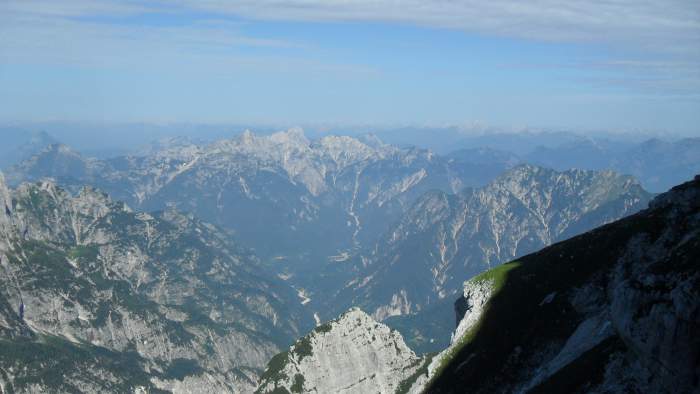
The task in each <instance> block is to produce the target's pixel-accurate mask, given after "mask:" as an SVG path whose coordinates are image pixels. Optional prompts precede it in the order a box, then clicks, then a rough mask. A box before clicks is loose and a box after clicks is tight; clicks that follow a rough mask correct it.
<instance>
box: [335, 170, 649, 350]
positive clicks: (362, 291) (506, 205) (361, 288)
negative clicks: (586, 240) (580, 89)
mask: <svg viewBox="0 0 700 394" xmlns="http://www.w3.org/2000/svg"><path fill="white" fill-rule="evenodd" d="M650 198H651V195H650V194H649V193H647V192H645V191H644V190H643V189H642V188H641V186H640V185H639V183H637V182H636V181H635V180H634V179H633V178H631V177H628V176H622V175H618V174H616V173H613V172H596V171H580V170H569V171H565V172H558V171H554V170H548V169H544V168H540V167H535V166H530V165H521V166H518V167H515V168H513V169H511V170H509V171H508V172H506V173H505V174H503V175H501V176H500V177H498V178H497V179H496V180H494V181H493V182H491V183H490V184H489V185H487V186H485V187H483V188H480V189H467V190H465V191H463V192H461V193H458V194H448V193H444V192H438V191H435V192H429V193H427V194H425V195H424V196H423V197H421V198H420V199H419V200H418V201H417V202H416V203H415V204H414V205H413V206H412V208H411V209H410V210H408V212H407V213H406V214H405V215H404V216H403V218H402V219H401V220H400V221H399V222H398V223H397V224H396V225H395V226H394V227H393V228H392V229H391V230H390V231H389V232H388V233H386V234H385V235H384V236H383V237H382V238H381V239H380V240H379V241H378V242H377V243H376V245H375V246H374V247H373V248H372V249H371V250H369V251H368V252H365V254H364V255H363V256H361V258H359V259H358V261H357V262H356V265H355V267H356V269H357V271H356V272H354V273H353V274H352V275H348V276H349V277H351V278H352V279H349V280H348V281H347V283H346V284H345V285H344V287H343V288H342V290H341V291H340V292H339V293H338V294H337V296H336V297H335V298H333V299H331V301H330V304H332V305H334V306H335V307H336V308H347V307H348V306H349V305H358V306H360V307H362V308H364V309H365V310H367V311H368V312H369V313H371V314H372V316H373V317H374V318H376V319H378V320H380V321H382V320H385V319H387V318H391V317H392V316H410V315H414V314H417V313H418V314H421V313H435V312H434V311H432V310H431V308H433V307H436V308H438V307H439V308H442V309H445V310H446V311H447V314H450V313H451V309H452V305H451V304H452V301H451V300H452V299H454V297H456V296H457V291H458V290H459V289H460V288H461V281H462V280H463V278H465V277H470V276H473V275H477V274H479V273H480V272H483V271H485V270H487V269H489V268H491V267H494V266H497V265H498V264H500V263H503V262H506V261H509V260H511V259H513V258H515V257H518V256H522V255H525V254H528V253H531V252H533V251H536V250H538V249H540V248H542V247H544V246H547V245H550V244H552V243H554V242H558V241H561V240H563V239H567V238H569V237H571V236H573V235H576V234H580V233H582V232H584V231H587V230H590V229H592V228H594V227H596V226H600V225H602V224H605V223H608V222H611V221H614V220H616V219H619V218H621V217H624V216H627V215H629V214H632V213H635V212H637V211H639V210H640V209H643V208H645V207H646V206H647V204H648V202H649V200H650ZM330 309H331V310H332V308H330ZM341 310H342V309H341ZM439 315H440V316H444V315H445V314H444V313H441V314H439ZM418 319H419V320H423V321H425V322H429V323H430V322H431V321H434V320H435V319H434V318H428V317H426V318H424V319H423V318H418ZM440 319H441V320H444V319H442V318H440ZM387 322H388V324H392V323H390V321H387ZM401 324H403V323H402V322H400V321H398V322H397V326H400V325H401ZM430 324H432V323H430ZM417 325H418V326H420V325H423V326H425V324H423V323H420V321H416V320H415V319H414V320H412V321H411V322H410V323H409V324H405V326H406V327H409V328H410V329H411V330H413V329H415V328H416V326H417ZM453 327H454V326H452V325H445V326H443V329H442V330H439V329H433V330H432V332H431V334H430V335H438V336H439V337H438V338H435V337H433V339H434V340H435V341H437V342H434V343H433V345H432V347H431V348H430V349H428V350H433V349H435V348H436V347H437V348H440V346H441V345H442V344H443V343H444V342H442V343H441V342H440V338H443V340H447V339H448V338H449V332H450V331H451V330H452V328H453ZM404 333H405V334H406V332H405V331H404ZM426 339H427V336H424V338H423V339H421V341H423V343H424V344H425V340H426ZM412 345H418V346H422V345H421V344H420V343H417V342H414V343H412ZM427 345H429V344H427Z"/></svg>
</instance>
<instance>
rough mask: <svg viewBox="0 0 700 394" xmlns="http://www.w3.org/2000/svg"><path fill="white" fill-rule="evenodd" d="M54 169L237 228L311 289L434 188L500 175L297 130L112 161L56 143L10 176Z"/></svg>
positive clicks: (371, 141)
mask: <svg viewBox="0 0 700 394" xmlns="http://www.w3.org/2000/svg"><path fill="white" fill-rule="evenodd" d="M485 160H488V159H485ZM485 160H482V162H484V161H485ZM494 160H496V161H499V160H500V158H495V159H494ZM494 165H495V166H499V165H500V164H497V163H496V164H494ZM47 176H48V177H52V178H54V179H56V180H57V181H58V182H59V183H60V184H61V185H65V186H66V187H67V188H69V189H71V190H78V189H79V188H80V187H82V186H83V185H86V184H87V185H92V186H95V187H98V188H100V189H101V190H105V191H106V192H108V193H109V194H110V195H112V196H113V197H114V198H115V199H118V200H121V201H125V202H127V203H128V204H129V205H130V206H133V207H135V208H136V209H139V210H146V211H152V210H160V209H164V208H166V207H175V208H177V209H179V210H181V211H185V212H192V213H194V214H196V215H197V216H198V217H200V218H202V219H204V220H207V221H210V222H212V223H215V224H217V225H220V226H222V227H226V228H228V229H231V230H233V231H234V232H235V233H236V236H237V239H239V240H241V242H243V243H244V244H246V245H249V246H251V247H253V248H254V249H255V250H256V252H257V253H258V254H260V255H261V257H263V258H265V259H267V260H271V261H275V262H276V263H275V264H274V266H273V267H275V269H277V270H278V272H279V273H280V275H283V276H284V277H288V278H291V279H290V280H292V281H294V280H296V279H298V280H299V281H300V282H298V283H297V285H298V286H302V287H310V286H314V284H316V283H318V281H316V280H310V281H306V282H304V281H305V279H304V278H305V277H307V276H308V275H306V274H308V273H309V272H314V271H318V270H319V267H322V266H323V265H325V264H327V263H328V262H329V261H336V260H338V259H341V260H342V259H343V256H345V255H347V254H349V253H352V251H353V250H355V249H357V248H359V247H361V246H362V245H364V244H367V243H369V242H372V241H374V240H375V239H376V238H377V237H378V236H379V235H380V234H381V233H383V232H384V231H386V230H387V229H388V227H389V225H390V224H391V223H392V222H394V221H395V220H397V219H398V218H399V217H400V216H401V215H402V214H403V213H404V212H405V210H406V209H408V207H410V206H411V205H412V204H413V202H414V201H415V200H416V199H417V198H419V197H420V196H421V195H422V194H424V193H425V192H427V191H429V190H433V189H437V190H444V191H447V192H456V191H459V190H461V189H462V188H464V187H466V186H470V185H476V184H482V183H485V182H487V181H488V180H490V177H491V176H493V174H492V173H489V174H481V173H479V172H475V171H473V170H472V168H471V167H467V166H464V165H462V164H460V163H459V162H457V161H455V160H451V159H449V158H443V157H440V156H437V155H434V154H433V153H432V152H430V151H427V150H422V149H417V148H406V149H400V148H396V147H392V146H389V145H386V144H383V143H382V142H381V141H379V140H378V139H376V138H372V137H371V136H363V137H360V138H351V137H342V136H326V137H323V138H320V139H318V140H315V141H310V140H308V139H307V138H306V137H305V136H304V134H303V132H302V131H301V130H299V129H292V130H289V131H287V132H280V133H275V134H272V135H268V136H258V135H255V134H253V133H250V132H246V133H243V134H242V135H240V136H238V137H236V138H233V139H229V140H221V141H217V142H215V143H212V144H209V145H197V144H190V143H188V142H187V141H181V140H178V141H175V142H174V143H173V144H172V145H168V144H166V145H164V146H162V147H161V148H160V149H158V150H156V151H153V152H151V153H150V154H149V155H147V156H125V157H118V158H113V159H109V160H97V159H86V158H83V157H81V156H80V155H78V154H77V153H76V152H74V151H72V150H71V149H70V148H68V147H64V146H60V145H53V146H51V147H49V148H48V149H46V150H45V151H44V152H42V153H40V154H38V155H35V156H34V157H32V158H31V159H29V160H27V161H25V162H23V163H22V164H20V165H18V166H15V167H14V168H13V170H12V171H11V172H10V173H9V174H8V179H9V180H10V182H11V183H12V184H17V183H18V182H20V181H25V180H40V179H43V178H44V177H47ZM273 224H274V225H273Z"/></svg>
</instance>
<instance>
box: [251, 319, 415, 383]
mask: <svg viewBox="0 0 700 394" xmlns="http://www.w3.org/2000/svg"><path fill="white" fill-rule="evenodd" d="M425 363H426V360H424V359H422V358H419V357H417V356H416V355H415V353H413V351H411V349H409V348H408V346H406V344H405V343H404V341H403V339H402V338H401V335H400V334H399V333H398V332H396V331H393V330H391V329H389V327H387V326H385V325H383V324H381V323H378V322H376V321H375V320H374V319H372V318H371V317H370V316H369V315H367V314H366V313H364V312H362V311H361V310H359V309H351V310H350V311H348V312H346V313H344V314H343V315H341V316H340V317H339V318H338V319H336V320H333V321H331V322H328V323H326V324H324V325H322V326H319V327H317V328H316V329H315V330H314V331H313V332H312V333H310V334H309V335H307V336H305V337H303V338H302V339H300V340H299V341H297V343H296V344H295V345H294V346H292V347H291V348H290V349H289V351H288V352H285V353H282V354H279V355H278V356H276V357H275V358H274V359H273V360H272V361H271V362H270V364H269V366H268V369H267V371H265V373H264V374H263V380H262V381H261V383H260V386H259V387H258V390H257V392H258V393H273V392H292V393H358V394H364V393H370V392H371V393H394V392H397V391H400V390H401V389H402V383H404V382H405V381H407V380H409V379H410V378H411V377H412V376H413V375H414V374H415V373H416V372H417V371H418V370H419V369H420V368H421V367H423V365H424V364H425Z"/></svg>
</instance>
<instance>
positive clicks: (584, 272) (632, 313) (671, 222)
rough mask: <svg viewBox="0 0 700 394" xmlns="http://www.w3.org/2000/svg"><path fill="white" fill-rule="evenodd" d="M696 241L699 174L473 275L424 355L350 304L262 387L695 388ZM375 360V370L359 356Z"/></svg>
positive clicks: (300, 344) (699, 247) (699, 306)
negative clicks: (440, 345) (638, 207)
mask: <svg viewBox="0 0 700 394" xmlns="http://www.w3.org/2000/svg"><path fill="white" fill-rule="evenodd" d="M699 251H700V176H697V177H696V178H695V179H694V180H693V181H691V182H687V183H684V184H682V185H679V186H677V187H674V188H673V189H671V190H670V191H669V192H667V193H664V194H662V195H659V196H657V197H655V198H654V199H653V201H652V202H651V203H650V205H649V208H648V209H645V210H642V211H640V212H638V213H636V214H633V215H631V216H629V217H626V218H623V219H620V220H618V221H615V222H612V223H609V224H607V225H604V226H601V227H598V228H596V229H593V230H591V231H589V232H586V233H584V234H582V235H579V236H575V237H573V238H570V239H568V240H565V241H562V242H559V243H556V244H554V245H551V246H549V247H546V248H544V249H542V250H540V251H538V252H535V253H532V254H528V255H526V256H523V257H521V258H518V259H517V260H514V261H511V262H509V263H506V264H502V265H499V266H498V267H495V268H492V269H490V270H488V271H486V272H484V273H481V274H479V275H477V276H474V277H472V278H471V279H469V280H467V281H466V282H464V286H463V294H462V295H461V296H460V297H459V298H458V299H457V301H456V302H455V312H456V314H457V328H456V329H455V331H454V333H453V335H452V339H451V343H450V345H449V346H448V347H447V348H446V349H444V350H443V351H441V352H439V353H437V354H428V355H425V356H421V357H418V358H416V357H415V355H413V354H412V353H410V352H406V351H404V350H401V349H402V345H403V341H402V340H401V338H400V337H396V336H391V335H384V336H379V335H375V334H374V333H375V332H376V331H377V330H379V331H380V332H381V331H382V330H384V326H383V325H382V324H380V323H378V322H376V321H375V320H373V319H372V318H371V317H370V316H368V315H365V314H363V313H362V312H361V311H359V310H357V309H352V310H350V311H349V312H347V313H346V314H344V315H342V316H341V317H340V318H339V319H338V320H336V321H334V322H332V323H330V324H328V325H324V326H321V327H317V328H316V329H315V330H314V331H313V332H312V333H310V334H308V335H306V336H304V337H303V338H301V339H299V340H298V341H297V342H296V343H295V344H294V345H293V346H291V347H290V349H289V351H287V352H284V353H281V354H280V355H278V356H276V357H275V358H273V359H272V361H271V362H270V364H269V365H268V369H267V370H266V372H265V373H264V374H263V379H262V380H261V383H260V386H259V388H258V391H259V392H262V393H273V392H279V393H288V392H347V393H362V392H367V391H363V384H365V382H368V381H369V382H373V383H375V384H377V386H376V387H380V385H382V386H381V387H388V389H386V390H383V392H387V393H389V392H393V393H397V394H398V393H416V394H417V393H462V392H465V391H466V392H474V393H513V392H518V393H520V392H523V393H524V392H528V393H551V392H604V393H637V392H640V393H641V392H658V393H667V392H668V393H671V392H673V393H694V392H697V390H698V382H699V381H700V369H698V365H700V364H699V362H700V340H699V339H698V337H697V335H696V334H695V333H696V331H697V327H698V325H699V324H700V303H699V302H698V300H699V299H700V270H698V258H699V257H700V255H699ZM348 316H350V318H348ZM343 333H344V334H345V335H342V334H343ZM369 335H372V336H371V338H368V336H369ZM392 347H395V348H396V351H395V353H394V355H393V357H392V358H389V359H387V358H386V352H387V349H390V348H392ZM326 349H352V350H353V351H350V350H348V351H340V352H326ZM307 359H309V361H306V360H307ZM321 360H322V361H321ZM367 360H373V362H374V364H372V365H373V366H374V368H372V369H370V370H367V369H363V368H360V367H357V368H356V367H355V366H361V365H366V363H367ZM377 360H381V361H380V362H377ZM392 368H393V369H392ZM387 370H390V371H391V370H394V371H395V372H394V373H392V374H391V377H392V378H393V379H391V380H389V381H387V380H386V377H385V373H386V371H387ZM292 374H293V375H292Z"/></svg>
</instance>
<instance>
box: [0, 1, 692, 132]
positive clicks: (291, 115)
mask: <svg viewBox="0 0 700 394" xmlns="http://www.w3.org/2000/svg"><path fill="white" fill-rule="evenodd" d="M44 121H76V122H81V121H82V122H98V123H99V122H104V123H110V122H153V123H177V122H190V123H198V122H199V123H227V122H228V123H243V122H245V123H260V124H279V125H286V126H292V125H297V124H301V125H303V124H309V123H318V124H322V123H323V124H342V125H353V124H362V125H368V124H377V125H385V126H386V125H462V124H477V123H478V124H489V125H500V126H504V127H516V128H528V127H536V128H561V129H571V130H594V129H595V130H623V131H635V130H642V131H663V132H675V133H682V134H690V135H700V126H698V125H700V2H698V1H697V0H682V1H676V0H665V1H646V0H605V1H603V0H601V1H596V0H591V1H578V0H571V1H552V0H534V1H527V2H523V1H520V0H489V1H472V0H297V1H292V0H240V1H224V0H173V1H139V2H136V1H116V0H0V122H4V123H13V122H14V123H22V122H44Z"/></svg>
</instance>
